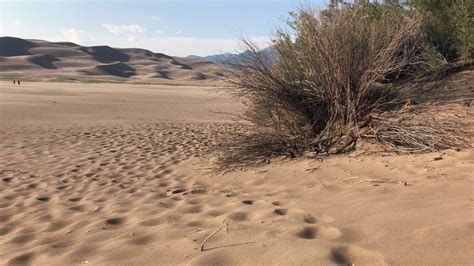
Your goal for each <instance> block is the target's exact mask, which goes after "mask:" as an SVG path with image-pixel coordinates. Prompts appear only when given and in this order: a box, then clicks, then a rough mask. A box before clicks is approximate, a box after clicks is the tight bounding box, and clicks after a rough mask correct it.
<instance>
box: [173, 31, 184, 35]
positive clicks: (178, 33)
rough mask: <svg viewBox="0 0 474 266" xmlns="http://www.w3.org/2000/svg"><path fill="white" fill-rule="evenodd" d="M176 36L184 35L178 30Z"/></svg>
mask: <svg viewBox="0 0 474 266" xmlns="http://www.w3.org/2000/svg"><path fill="white" fill-rule="evenodd" d="M175 34H176V35H182V34H183V31H182V30H178V31H177V32H175Z"/></svg>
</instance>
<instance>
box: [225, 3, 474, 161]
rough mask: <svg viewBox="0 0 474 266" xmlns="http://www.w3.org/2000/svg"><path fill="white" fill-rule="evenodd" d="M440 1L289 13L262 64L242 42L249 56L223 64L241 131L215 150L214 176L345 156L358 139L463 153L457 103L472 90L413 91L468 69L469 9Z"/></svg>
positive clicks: (402, 148)
mask: <svg viewBox="0 0 474 266" xmlns="http://www.w3.org/2000/svg"><path fill="white" fill-rule="evenodd" d="M440 2H443V1H421V0H419V1H409V2H403V3H400V2H399V1H386V2H385V3H371V2H368V1H357V2H356V3H350V2H345V1H334V2H333V3H332V4H331V5H330V6H329V8H328V9H326V10H323V11H322V12H319V13H318V12H316V11H315V10H313V9H312V8H301V9H299V10H298V11H297V12H295V13H290V19H289V22H288V25H289V27H290V30H277V32H276V34H275V35H274V36H273V49H274V51H275V53H274V55H272V56H271V57H270V56H268V55H267V54H266V53H262V52H261V51H260V50H259V48H258V47H257V46H256V45H254V44H253V43H252V42H251V41H250V40H244V43H245V44H246V46H247V47H248V50H249V51H250V52H249V53H248V57H247V58H244V59H242V60H240V61H238V62H232V64H231V65H232V68H233V71H232V75H231V77H230V82H231V83H232V84H233V85H234V86H233V87H232V89H231V93H233V94H234V95H235V96H237V97H239V98H240V99H242V101H243V102H244V103H245V104H246V105H247V107H248V108H247V111H246V112H245V113H244V115H242V116H241V117H239V119H244V120H245V121H247V122H248V123H247V125H249V126H248V127H246V128H247V129H246V130H243V131H242V132H239V133H235V134H233V135H232V136H231V137H229V138H227V139H226V140H225V141H222V143H220V144H219V148H218V150H217V152H218V166H220V169H229V167H230V168H232V167H236V166H242V165H248V164H253V163H255V162H261V161H265V160H267V159H268V158H269V157H272V156H281V155H285V156H289V157H297V156H301V155H303V154H305V153H310V154H312V155H313V156H324V155H330V154H340V153H346V152H350V151H353V150H355V149H356V147H357V144H358V143H359V142H360V141H361V140H365V141H371V142H375V143H378V144H380V145H382V147H384V148H385V149H387V150H389V151H395V152H408V153H413V152H427V151H437V150H442V149H448V148H456V147H465V146H467V145H468V144H469V138H470V136H472V124H469V123H468V120H466V119H465V117H463V114H465V109H463V108H464V107H463V106H462V103H465V102H467V101H470V100H472V99H474V92H473V91H472V89H469V88H464V90H463V91H461V92H459V93H454V92H452V97H449V101H448V100H443V99H446V98H443V97H439V96H440V95H439V93H438V94H437V93H436V92H435V91H433V90H430V89H422V88H426V87H428V88H431V87H435V84H436V83H437V82H440V81H443V80H445V79H446V78H447V77H448V76H449V75H450V74H453V73H455V72H457V71H460V70H463V69H466V68H472V59H473V54H472V51H473V50H472V44H473V42H474V39H473V38H472V37H473V35H472V33H473V27H469V24H470V23H472V8H473V7H472V6H471V5H470V4H469V1H464V0H458V1H452V2H453V3H455V4H453V5H444V4H439V3H440ZM450 2H451V1H450ZM436 3H438V4H439V5H438V6H436ZM470 12H471V13H470ZM466 14H468V15H466ZM469 14H470V15H469ZM445 16H448V17H449V20H446V19H445ZM466 16H468V18H467V20H466V18H465V17H466ZM433 21H438V22H439V23H440V24H443V23H441V21H444V23H447V24H449V26H446V25H444V24H443V25H439V27H440V28H437V26H436V25H437V24H432V23H433ZM444 27H447V28H449V30H445V29H444ZM441 28H443V29H441ZM448 93H449V92H448ZM445 94H446V92H444V95H445Z"/></svg>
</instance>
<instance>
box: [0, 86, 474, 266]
mask: <svg viewBox="0 0 474 266" xmlns="http://www.w3.org/2000/svg"><path fill="white" fill-rule="evenodd" d="M465 108H466V110H467V111H468V112H469V114H470V115H472V114H474V108H473V107H465ZM241 110H242V106H240V105H239V104H237V103H236V101H235V100H234V99H230V98H229V97H227V96H225V95H222V94H217V95H216V94H215V90H214V89H213V88H210V87H202V86H201V87H200V86H166V85H130V84H128V85H127V84H122V85H120V84H72V83H41V82H34V83H28V82H26V83H24V84H22V85H21V86H14V85H13V84H12V83H11V82H0V126H1V130H0V139H1V141H0V174H1V176H0V177H1V180H0V265H5V264H12V265H15V264H30V265H47V264H48V265H71V264H75V265H77V264H90V265H170V264H187V265H334V264H344V265H347V264H356V265H386V264H394V265H472V264H473V263H474V253H473V252H472V250H474V174H473V173H474V147H471V148H466V149H462V150H447V151H445V152H437V153H428V154H421V155H397V154H393V153H385V152H381V151H376V150H373V149H372V148H371V147H369V146H367V147H366V146H364V145H363V146H362V147H361V149H359V150H358V151H357V152H355V153H352V154H349V155H344V156H343V155H341V156H334V157H330V158H327V159H324V160H315V159H308V158H306V159H304V158H303V159H298V160H288V159H284V158H281V159H275V160H272V162H271V163H269V164H266V165H264V166H259V167H252V168H248V169H242V170H237V171H232V172H229V173H226V174H222V175H220V174H219V175H217V174H212V173H211V172H210V167H212V162H213V157H212V156H208V155H206V151H208V150H209V148H210V147H211V146H212V145H213V144H214V143H215V141H216V139H217V136H219V135H221V134H223V133H225V132H230V131H234V130H237V129H238V127H239V126H237V125H235V124H232V123H230V121H229V120H228V118H226V117H225V116H223V115H221V114H220V113H221V112H233V113H236V112H240V111H241ZM226 224H227V226H226ZM220 228H222V229H221V230H220V231H219V232H217V233H216V234H215V235H213V236H212V237H211V238H210V239H209V240H208V241H207V242H206V243H205V245H204V251H201V250H200V249H201V244H202V242H203V241H204V240H205V239H206V238H207V237H208V236H209V235H210V234H212V233H213V232H215V231H217V230H218V229H220Z"/></svg>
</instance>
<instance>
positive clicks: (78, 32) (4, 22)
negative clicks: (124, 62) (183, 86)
mask: <svg viewBox="0 0 474 266" xmlns="http://www.w3.org/2000/svg"><path fill="white" fill-rule="evenodd" d="M325 2H326V1H325V0H314V1H312V2H311V1H306V0H305V1H302V0H254V1H251V0H240V1H238V0H227V1H226V0H202V1H198V0H194V1H192V0H175V1H172V0H156V1H151V0H146V1H145V0H142V1H140V0H137V1H132V0H129V1H121V0H103V1H92V0H68V1H66V0H63V1H51V0H49V1H48V0H29V1H27V0H14V1H13V0H0V12H1V13H0V15H1V18H0V23H1V24H0V35H1V36H15V37H21V38H35V39H45V40H50V41H73V42H76V43H78V44H81V45H103V44H106V45H110V46H114V47H140V48H146V49H149V50H152V51H154V52H162V53H167V54H170V55H179V56H185V55H190V54H195V55H209V54H216V53H221V52H237V51H239V42H238V38H239V37H240V36H242V35H246V36H249V37H251V38H253V39H254V40H255V41H256V42H257V43H260V44H261V45H262V46H265V45H266V44H267V43H268V36H269V35H270V34H271V32H272V30H273V29H274V28H275V27H277V26H281V25H283V21H282V19H284V18H286V17H287V14H288V12H289V11H291V10H295V9H296V8H297V7H298V6H300V5H301V4H307V3H313V4H316V5H317V6H324V3H325Z"/></svg>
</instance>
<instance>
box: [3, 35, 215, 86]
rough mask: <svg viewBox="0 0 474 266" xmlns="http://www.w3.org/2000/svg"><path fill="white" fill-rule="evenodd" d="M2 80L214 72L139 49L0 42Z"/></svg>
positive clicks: (202, 76) (178, 77)
mask: <svg viewBox="0 0 474 266" xmlns="http://www.w3.org/2000/svg"><path fill="white" fill-rule="evenodd" d="M0 73H1V74H2V78H4V79H8V78H22V79H29V80H34V79H37V80H38V79H39V80H45V79H51V78H58V79H61V80H75V81H77V80H84V81H87V80H97V79H100V80H112V81H113V80H116V81H131V82H160V80H175V81H195V80H211V81H215V80H218V79H220V78H221V77H222V76H223V73H222V71H221V69H220V67H218V66H216V65H214V64H213V63H210V62H206V61H203V60H197V59H194V60H193V59H189V58H180V57H172V56H168V55H165V54H161V53H153V52H151V51H148V50H145V49H139V48H126V49H120V48H112V47H110V46H92V47H85V46H80V45H77V44H74V43H68V42H47V41H43V40H23V39H20V38H14V37H0Z"/></svg>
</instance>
